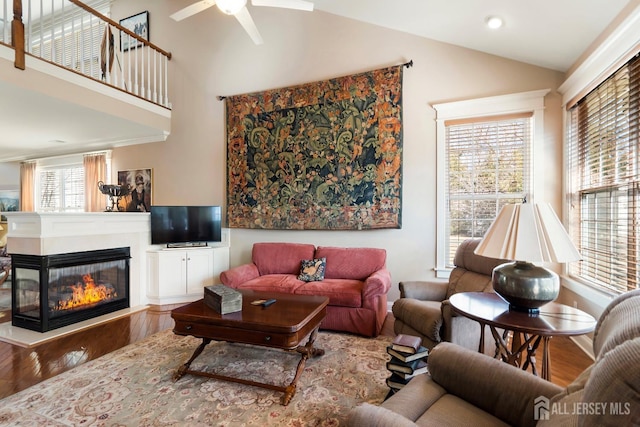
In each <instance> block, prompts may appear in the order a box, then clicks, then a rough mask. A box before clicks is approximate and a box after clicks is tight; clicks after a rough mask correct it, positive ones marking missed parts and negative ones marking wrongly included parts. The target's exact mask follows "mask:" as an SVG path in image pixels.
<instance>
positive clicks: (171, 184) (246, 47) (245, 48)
mask: <svg viewBox="0 0 640 427" xmlns="http://www.w3.org/2000/svg"><path fill="white" fill-rule="evenodd" d="M189 3H191V1H190V0H180V1H177V0H146V1H142V0H141V1H135V2H131V1H125V0H116V1H115V2H114V5H113V9H112V11H113V14H112V17H113V18H114V19H115V20H118V19H120V18H122V17H125V16H129V15H132V14H134V13H138V12H140V11H143V10H149V13H150V35H151V41H152V42H153V43H155V44H157V45H158V46H160V47H162V48H164V49H166V50H168V51H171V52H172V54H173V59H172V60H171V61H170V73H171V74H170V76H171V85H170V95H171V99H172V102H173V117H172V133H171V135H170V136H169V138H168V139H167V141H165V142H160V143H154V144H145V145H139V146H131V147H126V148H120V149H116V150H114V152H113V166H114V168H113V170H114V173H115V171H117V170H125V169H138V168H147V167H151V168H153V172H154V178H153V181H154V188H153V190H154V202H155V203H156V204H220V205H223V206H224V204H225V183H226V162H225V160H226V152H225V149H226V147H225V111H224V104H223V102H220V101H218V100H217V99H216V96H218V95H234V94H241V93H247V92H254V91H260V90H264V89H271V88H279V87H284V86H289V85H296V84H300V83H305V82H311V81H316V80H321V79H326V78H332V77H337V76H343V75H348V74H351V73H356V72H362V71H367V70H372V69H376V68H381V67H386V66H390V65H395V64H400V63H403V62H406V61H408V60H410V59H412V60H413V62H414V66H413V68H410V69H405V73H404V95H403V97H404V99H403V104H404V112H403V115H404V160H403V161H404V163H403V171H404V176H403V218H402V224H403V226H402V229H400V230H379V231H358V232H355V231H354V232H341V231H271V230H269V231H267V230H261V231H257V230H242V229H234V230H232V231H231V265H232V266H234V265H238V264H240V263H242V262H246V261H248V260H249V259H250V251H251V246H252V244H253V243H254V242H260V241H292V242H309V243H314V244H316V245H337V246H375V247H382V248H386V250H387V253H388V267H389V269H390V271H391V274H392V280H393V286H392V290H391V292H390V294H389V298H390V300H394V299H396V298H398V288H397V283H398V282H399V281H402V280H416V279H427V278H431V277H433V276H434V272H433V269H434V267H435V258H436V254H435V251H436V246H435V236H436V227H437V226H438V225H437V224H436V206H435V205H436V188H437V183H436V160H435V158H436V146H435V141H436V134H435V121H434V119H435V111H434V110H433V109H432V108H431V107H430V105H432V104H435V103H442V102H449V101H457V100H464V99H470V98H476V97H486V96H493V95H503V94H509V93H514V92H523V91H530V90H537V89H545V88H549V89H551V93H550V94H549V95H547V97H546V100H545V102H546V107H547V109H546V114H545V138H544V147H542V151H543V152H544V159H536V168H537V173H536V179H537V184H539V185H540V186H541V188H543V191H542V192H541V193H542V194H539V195H538V197H537V200H538V201H549V202H552V203H553V205H554V207H555V208H556V209H557V210H558V211H560V207H561V185H560V181H561V180H560V178H559V176H560V175H559V173H560V170H561V162H562V151H561V128H562V124H561V117H562V114H561V109H560V103H561V99H560V96H559V95H558V94H557V92H556V89H557V88H558V86H559V85H560V83H561V82H562V78H563V74H562V73H559V72H556V71H552V70H548V69H543V68H539V67H534V66H530V65H526V64H523V63H518V62H514V61H510V60H507V59H503V58H500V57H496V56H491V55H487V54H483V53H480V52H476V51H471V50H468V49H464V48H459V47H455V46H452V45H448V44H444V43H439V42H435V41H429V40H425V39H422V38H419V37H416V36H411V35H407V34H404V33H400V32H396V31H392V30H388V29H383V28H380V27H375V26H372V25H368V24H364V23H360V22H357V21H352V20H349V19H346V18H341V17H338V16H334V15H330V14H327V13H324V12H320V11H315V12H313V13H304V12H294V11H288V10H282V9H272V8H264V7H263V8H251V12H252V14H253V17H254V20H255V22H256V24H257V26H258V27H259V29H260V31H261V33H262V36H263V38H264V40H265V43H264V45H262V46H255V45H254V44H253V43H252V42H251V40H250V39H249V37H248V36H247V35H246V34H245V33H244V31H243V29H242V28H241V27H240V25H239V24H238V23H237V21H236V20H235V19H234V18H232V17H228V16H224V15H222V14H221V13H220V12H219V11H218V10H217V9H216V8H215V7H214V8H211V9H210V10H208V11H206V12H203V13H200V14H198V15H195V16H193V17H191V18H188V19H187V20H184V21H182V22H179V23H177V22H174V21H172V20H170V19H169V18H168V16H169V15H170V14H171V13H173V12H175V11H176V10H178V9H180V8H182V7H184V6H186V5H188V4H189ZM523 48H526V47H524V46H523Z"/></svg>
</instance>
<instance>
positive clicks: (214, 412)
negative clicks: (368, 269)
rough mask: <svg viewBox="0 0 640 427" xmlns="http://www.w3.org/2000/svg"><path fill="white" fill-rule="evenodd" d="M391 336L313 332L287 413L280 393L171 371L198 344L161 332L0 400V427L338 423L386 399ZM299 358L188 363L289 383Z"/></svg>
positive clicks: (218, 356)
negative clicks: (311, 350)
mask: <svg viewBox="0 0 640 427" xmlns="http://www.w3.org/2000/svg"><path fill="white" fill-rule="evenodd" d="M390 341H391V338H390V337H378V338H375V339H371V338H363V337H357V336H352V335H347V334H338V333H330V332H320V333H319V334H318V337H317V339H316V346H317V347H319V348H322V349H324V350H325V354H324V355H323V356H320V357H314V358H310V359H309V360H308V361H307V364H306V366H305V369H304V372H303V373H302V376H301V377H300V380H299V381H298V387H297V392H296V394H295V395H294V396H293V399H292V400H291V403H289V405H288V406H282V405H281V404H280V397H281V395H282V393H279V392H277V391H273V390H268V389H262V388H258V387H252V386H248V385H242V384H236V383H230V382H224V381H218V380H213V379H207V378H203V377H194V376H191V375H186V376H184V377H183V378H181V379H180V380H179V381H177V382H173V381H172V375H173V374H174V372H175V370H176V368H177V367H178V366H179V365H181V364H182V363H184V362H185V361H186V360H187V359H188V358H189V356H190V355H191V354H192V352H193V350H194V349H195V348H196V347H197V345H198V344H199V343H200V340H197V339H195V338H193V337H179V336H176V335H174V334H173V333H172V332H170V331H164V332H160V333H158V334H155V335H153V336H151V337H149V338H147V339H145V340H143V341H140V342H138V343H135V344H131V345H129V346H127V347H124V348H122V349H120V350H117V351H115V352H113V353H110V354H108V355H106V356H103V357H101V358H99V359H96V360H94V361H91V362H88V363H86V364H84V365H82V366H79V367H77V368H75V369H73V370H71V371H68V372H66V373H63V374H61V375H58V376H56V377H54V378H51V379H49V380H47V381H44V382H42V383H40V384H37V385H35V386H33V387H31V388H29V389H27V390H24V391H22V392H20V393H17V394H15V395H13V396H10V397H8V398H6V399H4V400H0V425H20V426H265V425H278V426H296V427H302V426H340V425H345V423H346V419H347V414H348V412H349V410H350V409H351V408H353V407H354V406H356V405H358V404H360V403H362V402H369V403H372V404H379V403H381V402H382V401H383V400H384V397H385V396H386V394H387V391H388V389H387V387H386V385H385V379H386V377H388V372H387V371H386V368H385V364H386V362H387V360H388V356H387V353H386V351H385V349H386V347H387V346H388V345H389V343H390ZM299 359H300V355H299V354H297V353H293V352H284V351H282V350H275V349H265V348H261V347H254V346H248V345H241V344H229V343H218V342H212V343H211V344H209V346H207V347H206V349H205V351H204V352H203V353H202V354H201V355H200V357H199V358H198V359H196V360H195V362H193V364H192V365H191V367H192V369H205V370H210V371H214V370H215V371H216V372H217V373H220V374H223V375H229V376H235V377H242V378H245V379H249V380H252V381H261V382H268V383H271V384H276V385H281V384H285V383H286V384H288V383H289V382H291V380H292V378H293V375H294V373H295V368H296V366H297V363H298V361H299Z"/></svg>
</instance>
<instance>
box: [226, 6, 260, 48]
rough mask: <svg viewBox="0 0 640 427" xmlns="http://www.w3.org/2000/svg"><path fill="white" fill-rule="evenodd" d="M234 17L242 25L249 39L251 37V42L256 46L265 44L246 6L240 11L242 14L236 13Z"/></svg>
mask: <svg viewBox="0 0 640 427" xmlns="http://www.w3.org/2000/svg"><path fill="white" fill-rule="evenodd" d="M233 16H235V17H236V19H237V20H238V22H239V23H240V25H242V27H243V28H244V30H245V31H246V32H247V34H249V37H251V40H253V42H254V43H255V44H262V43H263V41H262V36H261V35H260V32H258V27H256V24H255V23H254V22H253V19H252V18H251V15H250V14H249V11H248V10H247V7H246V6H245V7H243V8H242V9H240V12H238V13H236V14H235V15H233Z"/></svg>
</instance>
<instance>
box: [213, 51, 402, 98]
mask: <svg viewBox="0 0 640 427" xmlns="http://www.w3.org/2000/svg"><path fill="white" fill-rule="evenodd" d="M402 66H403V67H407V68H411V67H413V59H410V60H409V62H405V63H404V64H402ZM216 98H217V99H218V101H224V100H225V99H227V97H226V96H224V95H220V96H216Z"/></svg>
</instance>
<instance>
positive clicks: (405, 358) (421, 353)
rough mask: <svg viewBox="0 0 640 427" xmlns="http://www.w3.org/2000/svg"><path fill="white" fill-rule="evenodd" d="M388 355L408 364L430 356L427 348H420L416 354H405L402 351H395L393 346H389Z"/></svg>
mask: <svg viewBox="0 0 640 427" xmlns="http://www.w3.org/2000/svg"><path fill="white" fill-rule="evenodd" d="M387 353H389V354H390V355H391V356H393V357H395V358H396V359H398V360H400V361H401V362H404V363H408V362H413V361H414V360H418V359H422V358H425V357H427V356H428V355H429V350H428V349H427V348H426V347H423V346H420V348H419V349H418V351H417V352H416V353H403V352H401V351H397V350H394V349H393V347H392V346H388V347H387Z"/></svg>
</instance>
